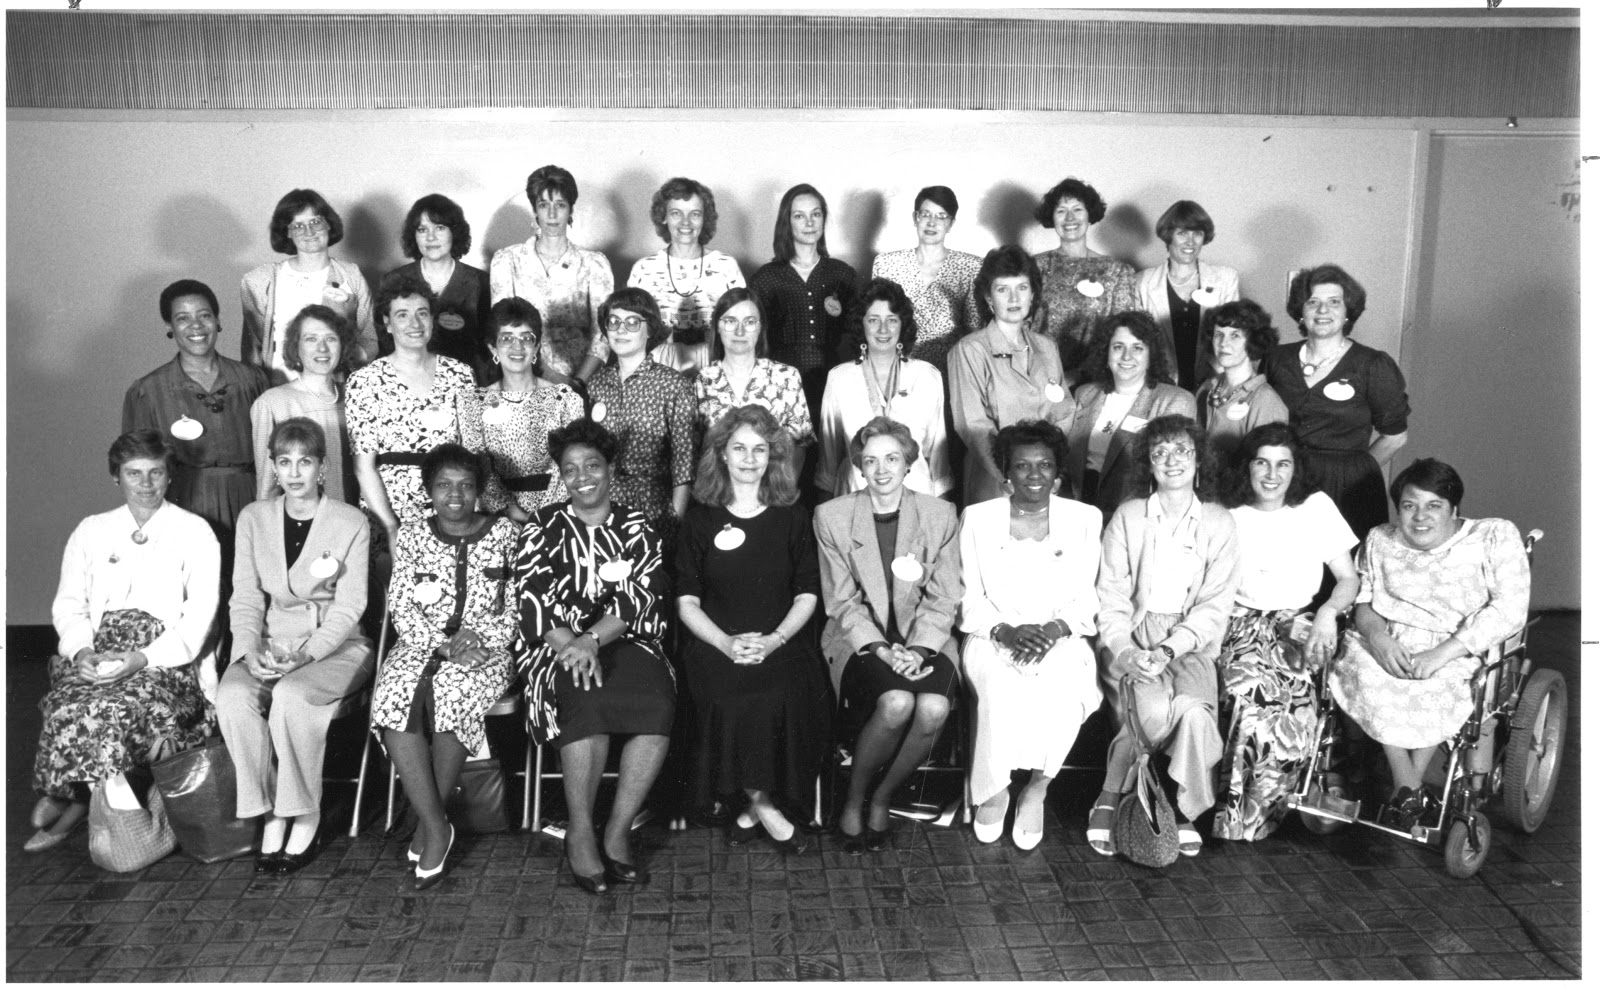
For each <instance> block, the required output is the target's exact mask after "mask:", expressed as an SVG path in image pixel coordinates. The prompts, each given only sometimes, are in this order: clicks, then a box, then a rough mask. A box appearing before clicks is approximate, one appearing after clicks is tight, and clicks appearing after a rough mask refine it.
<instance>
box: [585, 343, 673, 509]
mask: <svg viewBox="0 0 1600 989" xmlns="http://www.w3.org/2000/svg"><path fill="white" fill-rule="evenodd" d="M589 400H590V402H591V403H592V404H591V406H590V413H589V414H590V416H591V418H593V419H594V420H595V421H596V422H598V423H600V424H601V425H603V426H605V427H606V428H607V429H609V430H611V432H612V433H613V434H614V435H615V436H616V437H617V441H618V443H619V444H620V445H621V449H620V450H619V451H618V453H617V461H616V465H615V466H616V469H617V471H616V473H617V478H616V481H615V483H614V484H613V485H612V490H611V497H612V500H613V502H615V503H616V504H619V505H626V506H628V507H629V508H632V509H634V510H636V511H638V512H641V513H643V515H644V517H645V518H646V519H648V520H649V522H650V524H651V525H653V526H655V527H656V528H657V530H661V529H662V528H663V523H664V522H665V520H666V517H667V515H668V514H669V513H670V512H671V511H672V489H673V488H675V487H677V486H678V485H680V484H693V483H694V454H695V442H694V417H695V398H694V386H693V385H691V384H689V381H688V379H687V378H685V377H684V376H683V375H681V374H679V373H678V372H677V371H674V370H673V369H672V368H670V367H667V366H666V365H664V364H658V363H657V362H656V361H655V360H654V359H652V358H651V357H649V356H648V355H647V356H646V357H645V359H644V363H642V364H640V365H639V366H638V368H636V369H635V370H634V372H633V373H632V374H630V375H628V377H627V378H626V379H623V377H622V375H621V373H620V372H619V371H618V370H617V367H616V365H614V364H608V365H606V366H605V367H602V368H601V369H600V370H598V371H596V372H595V373H594V377H593V378H591V379H590V380H589Z"/></svg>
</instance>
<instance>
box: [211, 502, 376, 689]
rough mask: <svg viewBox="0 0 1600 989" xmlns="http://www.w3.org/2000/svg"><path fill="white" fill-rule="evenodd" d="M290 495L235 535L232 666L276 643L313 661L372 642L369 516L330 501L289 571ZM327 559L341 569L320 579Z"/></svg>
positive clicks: (251, 516) (320, 508) (248, 519)
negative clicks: (286, 511)
mask: <svg viewBox="0 0 1600 989" xmlns="http://www.w3.org/2000/svg"><path fill="white" fill-rule="evenodd" d="M283 501H284V496H283V495H278V496H277V497H276V498H265V499H262V500H261V501H254V502H251V503H250V504H248V505H246V506H245V508H244V511H242V512H240V513H239V521H238V522H237V523H235V528H234V557H233V596H232V598H230V599H229V601H228V619H229V622H230V624H231V626H232V628H233V650H232V655H231V656H230V657H229V659H230V660H237V659H239V658H240V657H242V656H244V655H245V654H246V653H248V652H251V651H253V650H256V649H260V648H261V640H262V639H263V638H270V639H274V640H277V641H279V642H288V643H291V644H293V645H295V646H296V647H298V646H301V645H304V647H305V650H306V652H307V653H309V654H310V655H311V658H312V659H313V660H318V659H321V658H323V657H324V656H327V655H328V654H330V653H332V652H334V651H335V650H336V649H338V648H339V647H340V646H342V645H344V644H345V643H346V642H347V641H357V640H358V641H360V642H363V643H368V644H369V645H370V642H369V640H368V639H367V637H366V636H365V635H363V634H362V633H361V625H360V623H361V613H362V612H363V611H365V610H366V607H367V544H368V531H367V517H366V515H364V514H363V513H362V512H361V510H360V509H358V508H354V507H352V506H350V505H346V504H344V503H343V502H339V501H334V500H333V499H331V498H328V497H327V496H324V497H323V498H322V500H321V501H320V502H318V504H317V514H316V515H315V516H313V518H312V520H311V531H310V533H308V534H307V536H306V545H305V548H304V549H302V550H301V551H300V557H299V559H297V560H295V562H294V566H293V567H287V566H285V565H284V555H283ZM324 556H326V557H328V558H329V559H331V560H333V561H334V563H335V564H337V567H338V569H337V570H335V571H334V572H333V574H331V575H330V576H327V577H315V576H312V573H311V567H312V565H313V564H315V563H316V562H317V561H318V560H320V559H322V558H323V557H324Z"/></svg>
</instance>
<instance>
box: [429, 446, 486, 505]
mask: <svg viewBox="0 0 1600 989" xmlns="http://www.w3.org/2000/svg"><path fill="white" fill-rule="evenodd" d="M446 467H454V468H455V469H456V470H464V471H466V472H467V473H469V474H471V475H472V483H473V484H475V485H476V486H477V488H478V491H479V493H482V491H483V479H484V477H485V476H487V474H488V468H487V467H485V465H484V457H483V454H481V453H473V452H472V451H471V450H468V449H467V448H466V447H464V446H462V445H461V444H460V443H440V444H439V445H438V446H436V447H434V448H433V449H431V450H429V451H428V452H427V453H424V454H423V455H422V489H423V490H424V491H426V490H428V489H429V488H431V487H433V479H434V478H436V477H438V476H439V472H440V471H442V470H444V469H445V468H446Z"/></svg>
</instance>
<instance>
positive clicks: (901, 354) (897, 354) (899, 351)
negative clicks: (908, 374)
mask: <svg viewBox="0 0 1600 989" xmlns="http://www.w3.org/2000/svg"><path fill="white" fill-rule="evenodd" d="M894 359H895V360H897V361H900V362H902V363H904V362H905V359H906V352H905V348H904V347H902V346H900V344H899V343H896V344H895V345H894Z"/></svg>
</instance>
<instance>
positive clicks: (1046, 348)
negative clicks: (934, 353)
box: [949, 323, 1075, 505]
mask: <svg viewBox="0 0 1600 989" xmlns="http://www.w3.org/2000/svg"><path fill="white" fill-rule="evenodd" d="M949 384H950V410H951V413H952V416H953V418H954V419H955V426H956V433H957V434H958V435H959V436H960V437H961V439H962V442H964V443H966V445H967V459H966V470H965V474H966V503H967V504H969V505H971V504H975V503H977V502H979V501H983V500H985V499H988V498H994V497H998V496H999V494H1000V475H999V473H998V472H997V471H996V470H995V467H994V463H993V461H992V459H991V457H990V454H989V451H990V449H991V448H992V447H993V445H994V437H995V434H996V433H998V432H999V431H1000V430H1001V429H1002V428H1004V427H1006V426H1009V425H1011V424H1012V423H1015V422H1018V421H1020V420H1022V419H1044V420H1047V421H1049V422H1050V423H1051V424H1052V425H1054V426H1056V427H1057V428H1058V429H1060V430H1061V431H1062V433H1063V434H1065V433H1066V431H1067V430H1068V429H1070V428H1071V426H1072V418H1073V414H1074V409H1075V406H1074V404H1073V401H1072V396H1071V395H1070V394H1068V393H1067V388H1066V376H1065V374H1064V373H1063V372H1062V369H1061V356H1060V354H1059V353H1058V352H1057V350H1056V348H1055V346H1054V345H1053V344H1052V343H1051V342H1050V340H1049V339H1048V338H1046V337H1043V336H1040V335H1039V334H1037V333H1032V332H1029V331H1026V330H1024V331H1023V334H1022V347H1021V348H1020V349H1018V350H1013V349H1012V347H1011V343H1010V341H1008V340H1007V339H1006V335H1005V333H1004V332H1002V331H1001V329H1000V327H999V325H998V324H994V323H991V324H990V325H989V327H988V329H985V330H983V331H982V332H980V333H974V334H972V335H970V336H967V337H964V338H963V339H961V340H960V341H958V342H957V343H956V345H955V348H954V349H952V350H951V351H950V382H949Z"/></svg>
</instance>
